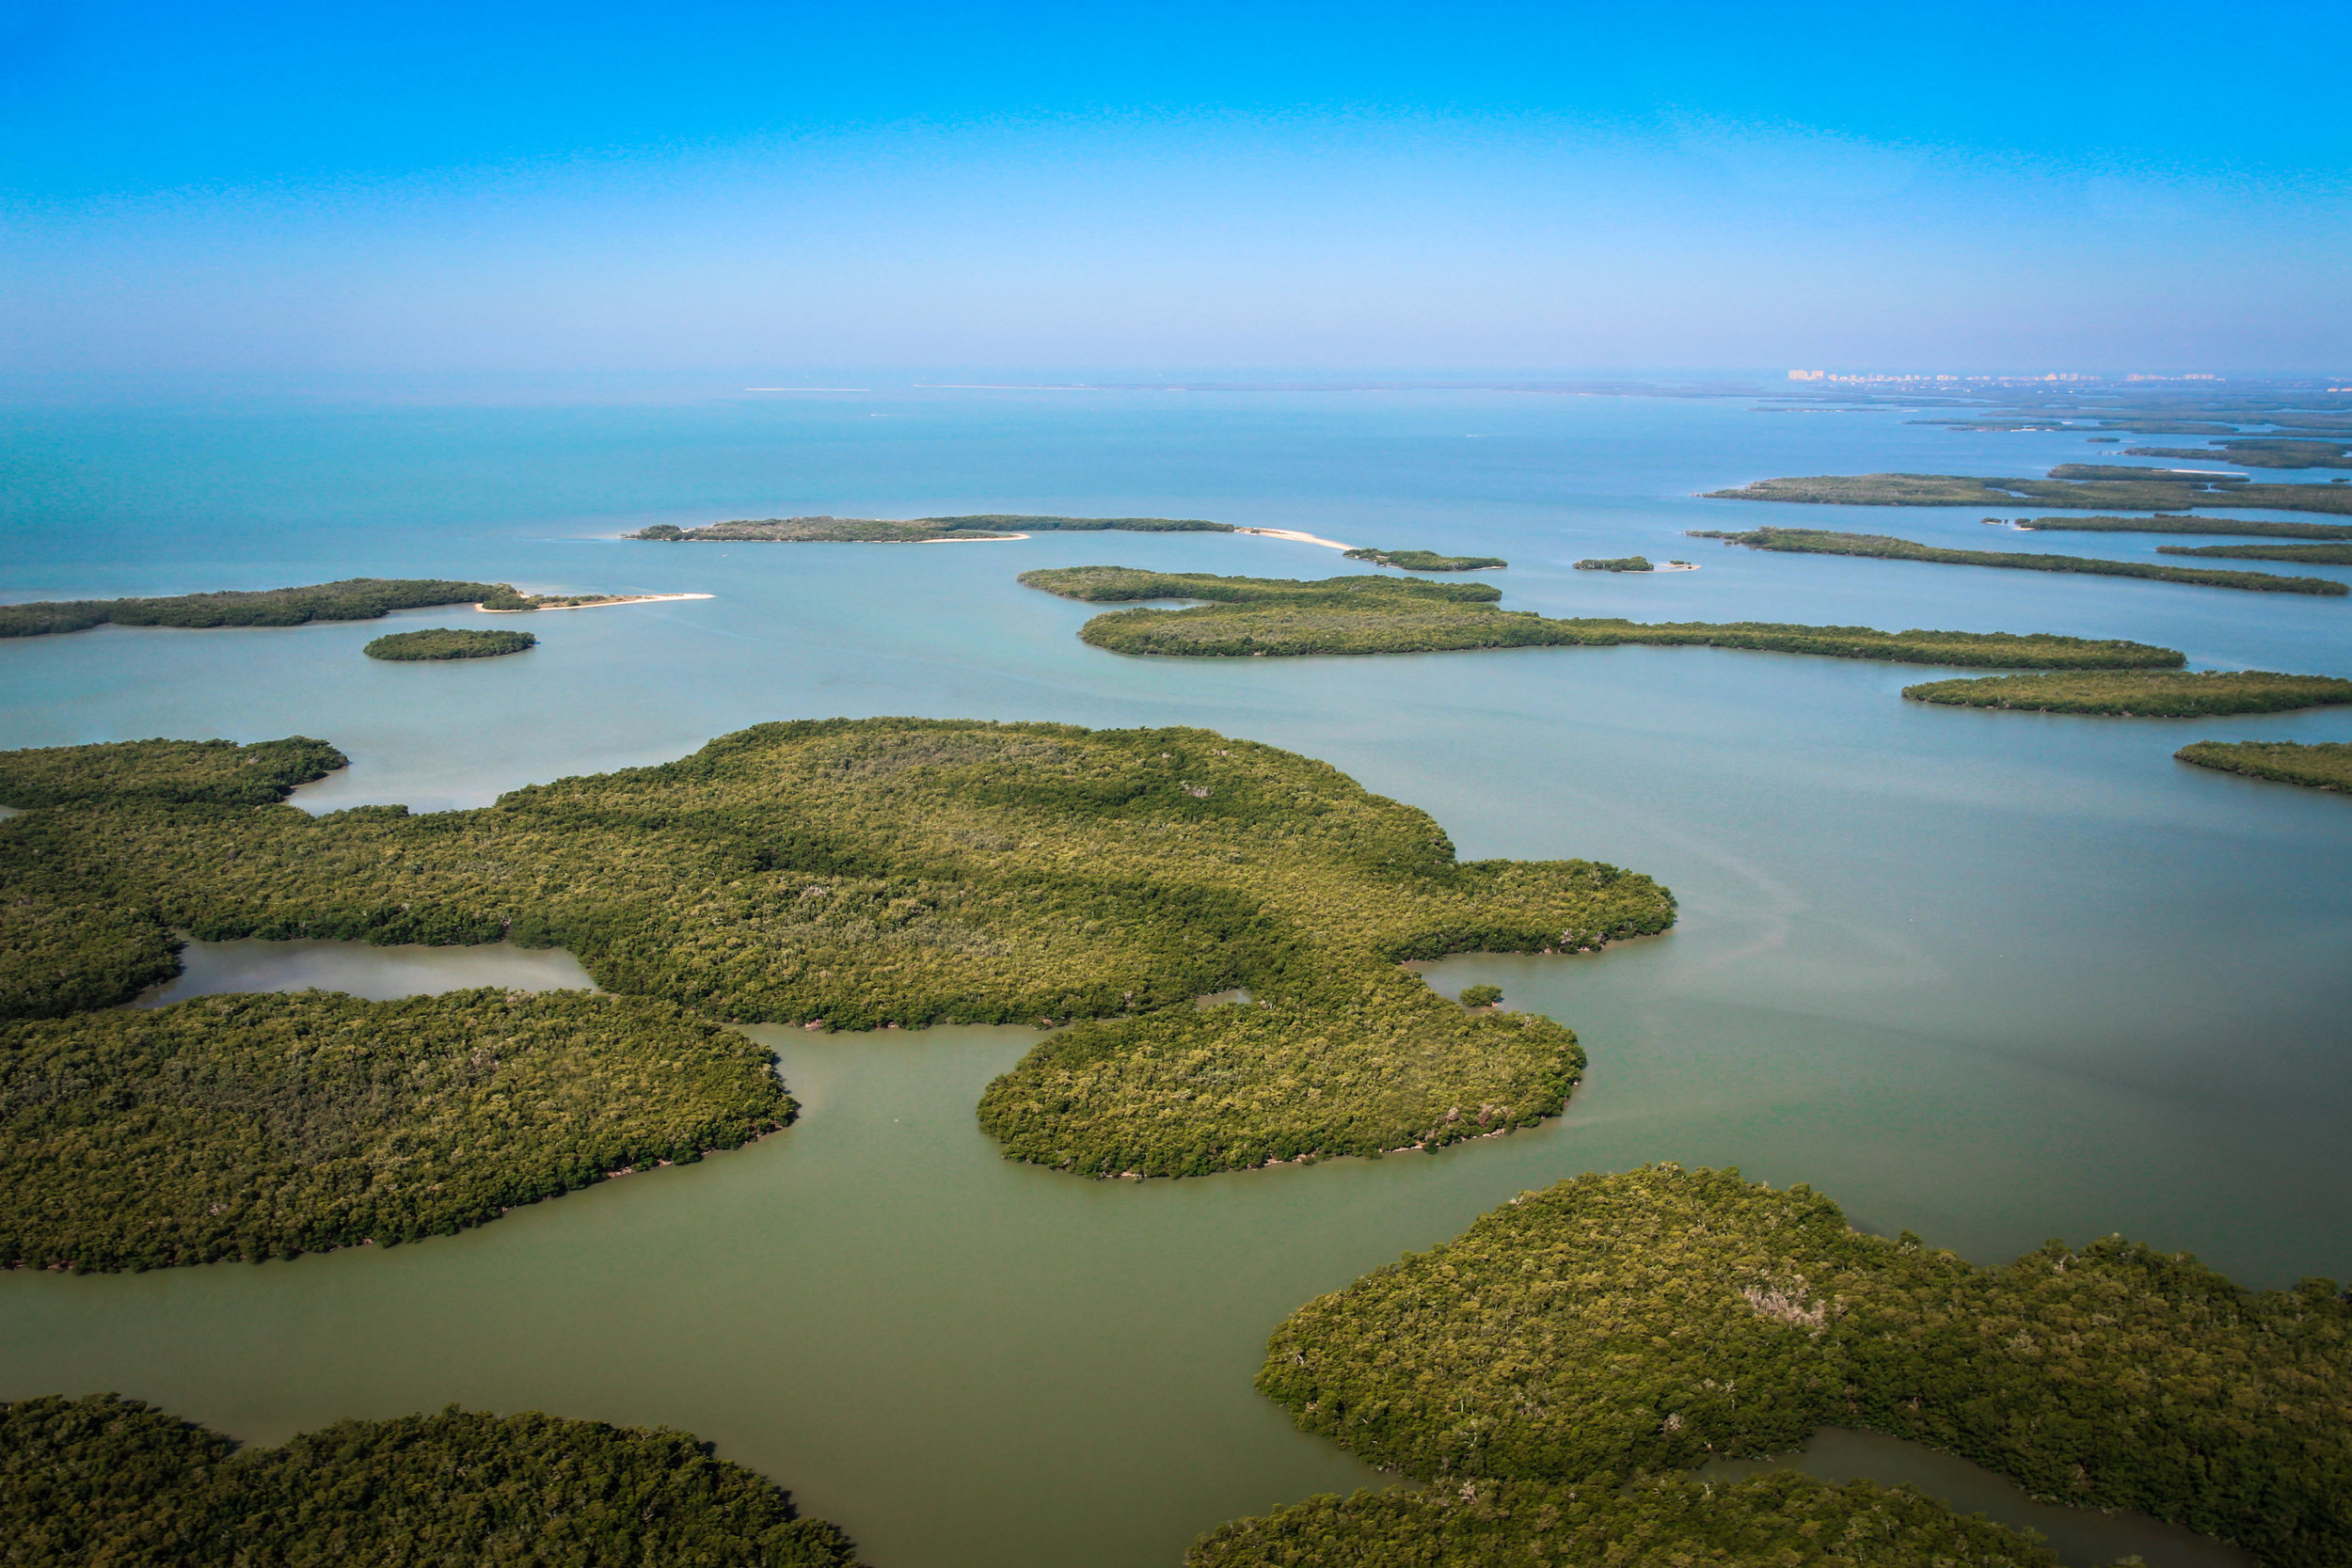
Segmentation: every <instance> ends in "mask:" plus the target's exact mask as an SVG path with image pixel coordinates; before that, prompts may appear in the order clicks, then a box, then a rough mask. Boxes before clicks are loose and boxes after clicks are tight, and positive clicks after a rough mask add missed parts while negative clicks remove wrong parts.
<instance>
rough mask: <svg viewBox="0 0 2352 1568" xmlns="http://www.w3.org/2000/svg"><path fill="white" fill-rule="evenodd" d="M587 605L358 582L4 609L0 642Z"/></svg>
mask: <svg viewBox="0 0 2352 1568" xmlns="http://www.w3.org/2000/svg"><path fill="white" fill-rule="evenodd" d="M578 602H583V601H582V600H581V599H580V597H579V596H575V597H574V598H572V599H566V600H543V599H540V598H537V597H526V596H525V595H523V594H517V593H516V592H515V590H514V589H513V588H511V587H509V586H508V585H507V584H505V583H502V582H455V581H450V580H446V579H442V578H346V579H345V580H343V581H342V582H322V583H316V584H313V585H312V586H310V587H308V588H267V589H262V590H261V591H260V592H258V593H250V594H247V593H225V594H174V595H172V596H171V597H169V598H162V599H72V600H46V601H42V602H40V603H35V604H12V605H0V637H41V636H46V635H47V634H49V633H51V632H60V631H87V630H88V629H89V628H90V627H92V626H103V625H106V624H108V623H112V624H113V625H115V626H302V625H304V624H305V623H307V622H310V621H378V620H381V619H383V618H384V617H385V616H386V615H388V614H389V613H390V612H391V611H393V610H422V609H424V608H425V607H426V606H428V605H444V604H480V605H481V606H482V607H483V608H485V610H535V609H537V608H538V607H539V605H540V604H542V603H578Z"/></svg>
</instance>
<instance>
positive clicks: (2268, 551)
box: [2156, 544, 2352, 566]
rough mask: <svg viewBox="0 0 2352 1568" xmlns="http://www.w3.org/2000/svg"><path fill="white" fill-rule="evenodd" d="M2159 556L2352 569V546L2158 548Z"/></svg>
mask: <svg viewBox="0 0 2352 1568" xmlns="http://www.w3.org/2000/svg"><path fill="white" fill-rule="evenodd" d="M2156 553H2157V554H2158V555H2205V556H2217V557H2220V558H2221V559H2223V560H2228V561H2296V562H2305V563H2307V564H2310V565H2313V566H2352V544H2345V545H2158V546H2156Z"/></svg>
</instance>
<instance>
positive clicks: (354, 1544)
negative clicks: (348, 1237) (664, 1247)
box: [0, 1394, 857, 1568]
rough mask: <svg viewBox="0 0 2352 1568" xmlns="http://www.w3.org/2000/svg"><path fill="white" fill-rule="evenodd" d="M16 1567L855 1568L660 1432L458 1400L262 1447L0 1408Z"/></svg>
mask: <svg viewBox="0 0 2352 1568" xmlns="http://www.w3.org/2000/svg"><path fill="white" fill-rule="evenodd" d="M0 1474H4V1475H5V1476H6V1478H7V1479H6V1481H5V1483H0V1533H5V1535H6V1538H7V1540H8V1560H9V1561H11V1562H22V1563H82V1564H104V1565H109V1568H114V1565H119V1568H130V1565H132V1564H157V1565H160V1564H166V1563H175V1564H176V1563H248V1564H257V1565H258V1564H263V1563H272V1564H296V1563H301V1564H316V1563H328V1562H345V1563H354V1564H358V1563H370V1564H393V1563H400V1564H412V1563H413V1564H424V1563H441V1564H453V1563H492V1562H498V1563H518V1564H519V1563H559V1562H561V1563H609V1564H624V1563H627V1564H644V1565H648V1568H650V1565H654V1564H671V1563H678V1564H684V1563H694V1564H699V1565H707V1568H857V1554H856V1551H855V1549H854V1547H853V1546H852V1545H851V1544H850V1539H849V1537H848V1536H846V1535H844V1534H843V1533H842V1532H841V1531H840V1529H839V1528H836V1527H834V1526H833V1525H830V1524H828V1523H826V1522H825V1521H824V1520H822V1519H812V1518H804V1517H803V1516H801V1515H800V1514H799V1513H797V1512H796V1511H795V1510H794V1508H793V1506H792V1500H791V1498H790V1497H788V1496H787V1494H786V1493H785V1492H783V1491H782V1490H780V1489H779V1488H778V1487H777V1486H776V1484H775V1483H774V1482H773V1481H769V1480H768V1479H767V1478H765V1477H764V1476H761V1475H759V1474H757V1473H755V1472H754V1471H752V1470H748V1469H745V1468H744V1467H743V1466H741V1465H731V1464H728V1463H727V1462H726V1461H724V1460H721V1459H716V1458H713V1457H712V1456H711V1453H710V1450H709V1446H708V1445H707V1444H705V1443H702V1442H699V1441H697V1440H696V1439H695V1438H694V1437H693V1436H691V1434H689V1433H682V1432H672V1431H669V1430H667V1429H666V1428H659V1429H654V1430H651V1431H648V1430H644V1429H642V1428H630V1427H613V1426H607V1425H606V1424H605V1423H603V1422H602V1421H571V1420H563V1419H559V1418H555V1417H552V1416H543V1415H540V1414H538V1413H536V1412H530V1413H526V1414H522V1415H515V1416H494V1415H491V1414H489V1413H487V1412H483V1411H468V1410H460V1409H458V1408H457V1407H456V1406H455V1405H452V1406H450V1407H449V1408H448V1409H446V1410H441V1411H437V1412H436V1413H434V1414H432V1415H419V1416H404V1417H399V1418H394V1419H390V1420H370V1421H338V1422H336V1423H335V1424H334V1425H332V1426H329V1427H325V1428H322V1429H321V1430H319V1431H316V1432H306V1433H299V1434H297V1435H296V1436H294V1437H292V1438H290V1439H288V1440H287V1441H286V1442H285V1443H284V1444H283V1445H281V1446H279V1447H278V1448H274V1449H240V1448H238V1446H237V1445H236V1444H235V1443H234V1442H233V1441H231V1440H230V1439H229V1438H227V1437H225V1436H223V1435H221V1434H220V1433H216V1432H213V1431H209V1430H207V1429H206V1428H203V1427H200V1426H197V1425H195V1424H194V1423H192V1422H188V1421H183V1420H181V1419H179V1418H175V1417H172V1416H169V1415H167V1414H165V1413H164V1412H163V1411H161V1410H158V1409H156V1408H154V1407H153V1406H151V1405H148V1404H143V1403H141V1402H138V1401H136V1400H126V1399H121V1398H119V1397H117V1396H115V1395H113V1394H93V1395H90V1396H89V1397H87V1398H85V1399H78V1400H67V1399H60V1398H57V1397H56V1396H43V1397H40V1398H36V1399H22V1400H18V1401H16V1402H14V1403H11V1404H0Z"/></svg>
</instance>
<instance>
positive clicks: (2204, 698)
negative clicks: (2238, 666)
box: [1903, 670, 2352, 719]
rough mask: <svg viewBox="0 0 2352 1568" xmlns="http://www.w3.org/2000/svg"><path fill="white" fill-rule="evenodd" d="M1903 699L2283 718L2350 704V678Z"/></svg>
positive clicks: (2191, 679)
mask: <svg viewBox="0 0 2352 1568" xmlns="http://www.w3.org/2000/svg"><path fill="white" fill-rule="evenodd" d="M1903 695H1904V696H1906V697H1909V698H1910V699H1911V700H1912V701H1914V702H1918V703H1944V704H1947V705H1952V706H1955V707H2006V708H2019V709H2024V710H2027V711H2031V712H2036V713H2103V714H2111V715H2115V716H2118V717H2121V718H2125V719H2200V718H2203V717H2206V716H2208V715H2211V714H2217V713H2283V712H2286V711H2288V710H2289V709H2291V708H2302V707H2326V706H2328V705H2331V704H2337V703H2352V681H2346V680H2337V679H2335V678H2334V677H2333V676H2329V675H2280V674H2275V673H2272V672H2270V671H2267V670H2207V671H2198V672H2195V673H2185V672H2182V671H2178V670H2165V671H2138V670H2130V671H2111V670H2103V671H2087V672H2079V673H2077V672H2069V673H2064V674H2055V675H1985V676H1980V677H1978V678H1977V679H1974V680H1954V681H1930V682H1928V683H1927V684H1926V685H1924V686H1906V687H1904V688H1903Z"/></svg>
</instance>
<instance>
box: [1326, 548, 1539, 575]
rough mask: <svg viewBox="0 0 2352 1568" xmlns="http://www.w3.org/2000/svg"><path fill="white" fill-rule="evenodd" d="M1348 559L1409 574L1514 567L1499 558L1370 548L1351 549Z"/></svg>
mask: <svg viewBox="0 0 2352 1568" xmlns="http://www.w3.org/2000/svg"><path fill="white" fill-rule="evenodd" d="M1347 558H1348V559H1349V560H1350V561H1369V562H1372V563H1373V564H1374V565H1375V566H1394V567H1397V568H1398V569H1400V570H1402V571H1406V572H1491V571H1500V570H1501V569H1502V568H1503V567H1505V566H1508V565H1510V564H1511V563H1510V562H1507V561H1505V560H1503V559H1502V557H1501V556H1499V555H1439V554H1438V552H1437V551H1435V550H1382V549H1375V548H1373V547H1371V546H1364V547H1362V548H1360V549H1353V550H1349V551H1348V552H1347Z"/></svg>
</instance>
